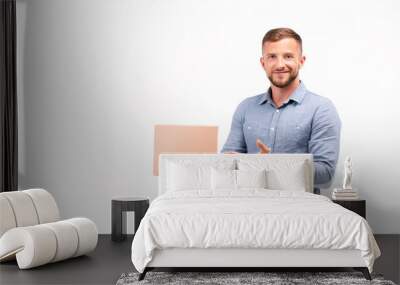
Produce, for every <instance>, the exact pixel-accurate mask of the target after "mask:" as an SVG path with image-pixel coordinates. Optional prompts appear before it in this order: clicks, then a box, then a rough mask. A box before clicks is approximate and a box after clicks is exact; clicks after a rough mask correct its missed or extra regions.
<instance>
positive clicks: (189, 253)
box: [132, 154, 380, 279]
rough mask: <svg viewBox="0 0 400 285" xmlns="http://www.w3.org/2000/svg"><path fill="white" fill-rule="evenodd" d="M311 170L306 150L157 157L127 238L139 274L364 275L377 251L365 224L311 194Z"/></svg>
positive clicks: (367, 275)
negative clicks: (336, 270) (151, 192)
mask: <svg viewBox="0 0 400 285" xmlns="http://www.w3.org/2000/svg"><path fill="white" fill-rule="evenodd" d="M177 165H178V166H179V167H178V166H177ZM181 166H183V167H181ZM177 167H178V168H177ZM210 167H211V168H212V169H213V170H212V171H211V174H209V172H208V169H209V168H210ZM187 169H189V170H190V171H187ZM194 169H196V172H193V171H194ZM199 169H200V170H199ZM264 170H265V172H264ZM313 172H314V171H313V164H312V156H311V155H308V154H290V155H277V154H274V155H182V154H174V155H171V154H169V155H161V156H160V177H159V194H160V195H159V196H158V197H157V198H156V199H155V200H154V201H153V202H152V204H151V206H150V208H149V210H148V212H147V213H146V215H145V217H144V218H143V220H142V222H141V224H140V226H139V228H138V230H137V232H136V234H135V237H134V240H133V243H132V262H133V264H134V266H135V267H136V269H137V270H138V271H139V272H141V273H142V275H141V277H140V278H141V279H142V278H144V274H145V273H146V271H148V270H149V269H152V268H155V267H237V268H243V267H354V268H358V269H361V270H362V271H363V273H364V275H365V277H366V278H370V275H369V272H371V271H372V267H373V263H374V260H375V259H376V258H377V257H378V256H379V255H380V251H379V248H378V246H377V244H376V242H375V239H374V238H373V235H372V231H371V229H370V228H369V226H368V223H367V222H366V221H365V220H364V219H363V218H362V217H360V216H358V215H357V214H355V213H353V212H351V211H349V210H347V209H344V208H342V207H341V206H339V205H337V204H335V203H332V202H331V201H330V200H329V199H328V198H326V197H324V196H320V195H315V194H312V191H313ZM177 175H178V176H177ZM233 175H234V177H233ZM260 175H262V176H260ZM260 177H262V178H263V179H260ZM232 178H233V180H232V181H233V182H232V181H231V180H230V179H232ZM264 178H265V180H266V184H265V185H261V184H260V183H263V182H264ZM231 182H232V183H234V184H235V185H231ZM250 186H251V187H250ZM256 186H257V187H256ZM272 186H273V187H272ZM270 188H272V189H274V190H271V189H270ZM289 189H290V190H289Z"/></svg>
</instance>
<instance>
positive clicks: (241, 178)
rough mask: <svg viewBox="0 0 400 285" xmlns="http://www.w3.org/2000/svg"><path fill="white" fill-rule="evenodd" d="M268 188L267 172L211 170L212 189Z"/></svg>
mask: <svg viewBox="0 0 400 285" xmlns="http://www.w3.org/2000/svg"><path fill="white" fill-rule="evenodd" d="M241 188H267V175H266V170H265V169H263V170H230V169H215V168H212V169H211V189H213V190H222V189H224V190H226V189H231V190H238V189H241Z"/></svg>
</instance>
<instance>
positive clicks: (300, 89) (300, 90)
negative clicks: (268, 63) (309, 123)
mask: <svg viewBox="0 0 400 285" xmlns="http://www.w3.org/2000/svg"><path fill="white" fill-rule="evenodd" d="M306 92H307V89H306V86H305V85H304V83H303V82H302V81H300V84H299V86H297V88H296V90H294V92H293V93H292V94H291V95H290V96H289V98H288V101H287V102H289V101H290V100H292V101H295V102H296V103H297V104H300V103H301V102H302V101H303V99H304V96H305V95H306ZM265 102H268V103H273V101H272V92H271V87H270V88H268V91H267V92H265V93H264V94H263V96H261V99H260V101H259V102H258V104H259V105H262V104H264V103H265Z"/></svg>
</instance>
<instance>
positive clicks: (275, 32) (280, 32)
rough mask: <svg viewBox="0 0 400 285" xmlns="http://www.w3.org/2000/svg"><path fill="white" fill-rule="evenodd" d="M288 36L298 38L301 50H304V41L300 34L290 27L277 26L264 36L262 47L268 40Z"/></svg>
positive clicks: (277, 39)
mask: <svg viewBox="0 0 400 285" xmlns="http://www.w3.org/2000/svg"><path fill="white" fill-rule="evenodd" d="M286 38H292V39H294V40H296V41H297V42H298V43H299V45H300V51H303V46H302V43H303V42H302V40H301V37H300V35H299V34H298V33H296V32H295V31H293V30H292V29H289V28H276V29H272V30H269V31H268V32H267V33H266V34H265V36H264V37H263V40H262V45H261V47H264V44H265V43H266V42H277V41H280V40H282V39H286Z"/></svg>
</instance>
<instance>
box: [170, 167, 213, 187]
mask: <svg viewBox="0 0 400 285" xmlns="http://www.w3.org/2000/svg"><path fill="white" fill-rule="evenodd" d="M210 183H211V167H209V166H194V165H182V164H177V163H170V164H169V165H168V179H167V191H184V190H193V189H210V188H211V185H210Z"/></svg>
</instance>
